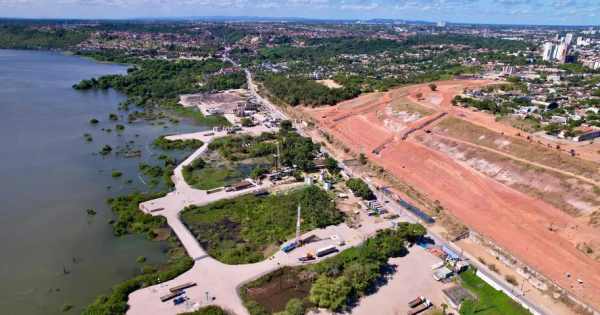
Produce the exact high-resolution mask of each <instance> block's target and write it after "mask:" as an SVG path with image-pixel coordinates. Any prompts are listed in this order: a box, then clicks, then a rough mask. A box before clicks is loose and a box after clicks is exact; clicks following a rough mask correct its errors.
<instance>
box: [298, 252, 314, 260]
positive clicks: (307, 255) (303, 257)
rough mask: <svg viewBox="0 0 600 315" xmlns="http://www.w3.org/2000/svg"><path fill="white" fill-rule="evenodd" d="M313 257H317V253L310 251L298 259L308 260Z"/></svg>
mask: <svg viewBox="0 0 600 315" xmlns="http://www.w3.org/2000/svg"><path fill="white" fill-rule="evenodd" d="M313 259H315V255H314V254H313V253H310V252H309V253H307V254H306V255H304V256H300V257H298V261H308V260H313Z"/></svg>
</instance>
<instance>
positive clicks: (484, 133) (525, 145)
mask: <svg viewBox="0 0 600 315" xmlns="http://www.w3.org/2000/svg"><path fill="white" fill-rule="evenodd" d="M433 131H434V132H435V133H437V134H442V135H445V136H448V137H451V138H456V139H460V140H464V141H467V142H471V143H473V144H477V145H480V146H485V147H488V148H492V149H495V150H500V151H502V152H505V153H508V154H511V155H514V156H516V157H518V158H522V159H525V160H529V161H531V162H535V163H540V164H543V165H546V166H549V167H552V168H556V169H560V170H564V171H567V172H570V173H573V174H576V175H581V176H584V177H586V178H589V179H592V180H594V181H596V182H599V183H600V173H599V172H598V171H599V169H600V164H599V163H596V162H593V161H588V160H583V159H580V158H577V157H572V156H569V155H567V154H564V153H561V152H560V151H559V150H557V149H554V148H548V147H545V146H541V145H537V144H536V143H532V142H530V141H527V140H524V139H518V138H514V137H510V136H507V135H502V134H499V133H496V132H494V131H492V130H489V129H487V128H484V127H481V126H478V125H475V124H472V123H470V122H467V121H464V120H462V119H459V118H457V117H449V118H447V119H445V120H444V121H441V122H440V123H439V124H437V126H435V127H434V128H433Z"/></svg>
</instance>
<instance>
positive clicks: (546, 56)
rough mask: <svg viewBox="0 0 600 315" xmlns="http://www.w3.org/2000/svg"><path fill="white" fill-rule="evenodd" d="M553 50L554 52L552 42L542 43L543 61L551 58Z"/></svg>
mask: <svg viewBox="0 0 600 315" xmlns="http://www.w3.org/2000/svg"><path fill="white" fill-rule="evenodd" d="M553 52H554V44H552V42H547V43H546V44H544V56H543V59H544V61H550V60H552V54H553Z"/></svg>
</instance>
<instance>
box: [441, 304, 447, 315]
mask: <svg viewBox="0 0 600 315" xmlns="http://www.w3.org/2000/svg"><path fill="white" fill-rule="evenodd" d="M440 306H441V307H442V314H444V315H446V309H447V308H448V304H446V303H442V304H440Z"/></svg>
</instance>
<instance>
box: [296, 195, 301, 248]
mask: <svg viewBox="0 0 600 315" xmlns="http://www.w3.org/2000/svg"><path fill="white" fill-rule="evenodd" d="M301 212H302V209H301V207H300V205H298V222H297V223H296V243H297V245H300V213H301Z"/></svg>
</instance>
